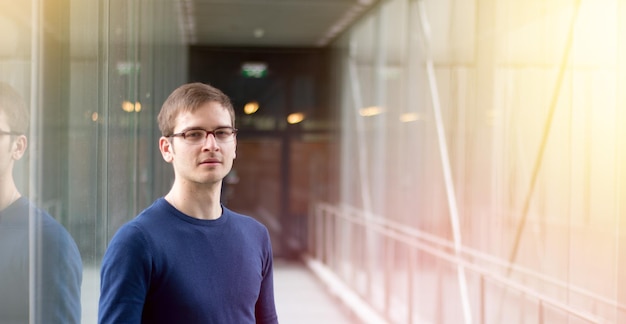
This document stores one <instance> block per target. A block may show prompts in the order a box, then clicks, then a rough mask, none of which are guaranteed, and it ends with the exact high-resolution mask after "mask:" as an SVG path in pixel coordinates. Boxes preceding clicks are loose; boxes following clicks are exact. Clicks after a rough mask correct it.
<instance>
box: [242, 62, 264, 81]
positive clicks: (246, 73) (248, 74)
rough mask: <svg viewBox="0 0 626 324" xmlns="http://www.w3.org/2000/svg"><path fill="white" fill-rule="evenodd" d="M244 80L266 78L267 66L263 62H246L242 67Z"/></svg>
mask: <svg viewBox="0 0 626 324" xmlns="http://www.w3.org/2000/svg"><path fill="white" fill-rule="evenodd" d="M241 75H243V77H244V78H257V79H258V78H264V77H266V76H267V64H266V63H263V62H246V63H243V64H242V65H241Z"/></svg>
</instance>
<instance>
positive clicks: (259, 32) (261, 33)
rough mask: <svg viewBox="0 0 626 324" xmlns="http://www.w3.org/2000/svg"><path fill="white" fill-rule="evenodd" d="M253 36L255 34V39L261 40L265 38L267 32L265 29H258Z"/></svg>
mask: <svg viewBox="0 0 626 324" xmlns="http://www.w3.org/2000/svg"><path fill="white" fill-rule="evenodd" d="M253 34H254V37H256V38H261V37H263V35H265V30H263V28H257V29H255V30H254V32H253Z"/></svg>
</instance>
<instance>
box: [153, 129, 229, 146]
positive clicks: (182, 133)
mask: <svg viewBox="0 0 626 324" xmlns="http://www.w3.org/2000/svg"><path fill="white" fill-rule="evenodd" d="M223 129H228V130H231V131H232V132H233V133H232V134H230V135H229V136H231V137H232V138H235V136H237V131H238V129H237V128H235V127H230V126H225V127H218V128H216V129H214V130H211V131H210V130H206V129H204V128H200V127H194V128H190V129H186V130H184V131H182V132H180V133H174V134H171V135H168V136H165V137H177V136H180V137H182V138H183V140H185V141H188V142H189V140H188V139H187V136H186V135H185V134H186V133H188V132H190V131H203V132H206V136H204V140H205V141H206V139H207V138H209V134H213V137H214V138H215V140H216V141H218V142H220V143H227V141H223V140H220V139H219V138H218V136H217V135H216V134H215V133H216V132H218V131H220V130H223ZM199 143H201V141H199V142H198V143H192V144H199Z"/></svg>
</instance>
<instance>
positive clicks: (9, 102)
mask: <svg viewBox="0 0 626 324" xmlns="http://www.w3.org/2000/svg"><path fill="white" fill-rule="evenodd" d="M0 112H4V115H5V116H6V118H7V121H8V123H9V127H11V129H10V130H9V131H12V132H16V133H20V134H23V135H26V132H28V124H29V123H30V113H29V112H28V107H27V106H26V102H25V101H24V99H23V98H22V96H21V95H20V94H19V93H18V92H17V91H16V90H15V89H14V88H13V87H12V86H10V85H9V84H7V83H4V82H0ZM3 130H4V131H7V130H6V129H3Z"/></svg>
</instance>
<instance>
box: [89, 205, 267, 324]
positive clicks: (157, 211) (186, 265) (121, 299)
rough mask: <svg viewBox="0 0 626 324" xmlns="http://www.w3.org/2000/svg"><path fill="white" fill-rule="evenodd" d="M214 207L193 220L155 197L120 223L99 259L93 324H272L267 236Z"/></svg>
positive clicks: (243, 219)
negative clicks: (211, 213)
mask: <svg viewBox="0 0 626 324" xmlns="http://www.w3.org/2000/svg"><path fill="white" fill-rule="evenodd" d="M222 210H223V212H222V215H221V217H220V218H218V219H216V220H201V219H196V218H193V217H190V216H187V215H185V214H183V213H181V212H180V211H178V210H177V209H176V208H174V207H173V206H172V205H170V204H169V203H168V202H167V201H166V200H165V199H163V198H160V199H158V200H156V201H155V202H154V203H153V204H152V206H150V207H148V208H147V209H146V210H144V211H143V212H141V213H140V214H139V215H138V216H137V217H136V218H135V219H133V220H132V221H130V222H128V223H126V224H125V225H123V226H122V227H121V228H120V229H119V230H118V231H117V233H116V234H115V235H114V236H113V238H112V240H111V242H110V245H109V247H108V248H107V251H106V253H105V255H104V259H103V261H102V268H101V295H100V305H99V314H98V321H99V323H140V322H141V323H204V324H209V323H220V324H224V323H237V324H245V323H278V321H277V315H276V309H275V305H274V288H273V268H272V267H273V265H272V248H271V243H270V238H269V234H268V231H267V229H266V228H265V226H263V225H262V224H261V223H259V222H258V221H256V220H254V219H253V218H251V217H248V216H244V215H240V214H237V213H234V212H232V211H230V210H228V209H226V208H225V207H223V206H222Z"/></svg>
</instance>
